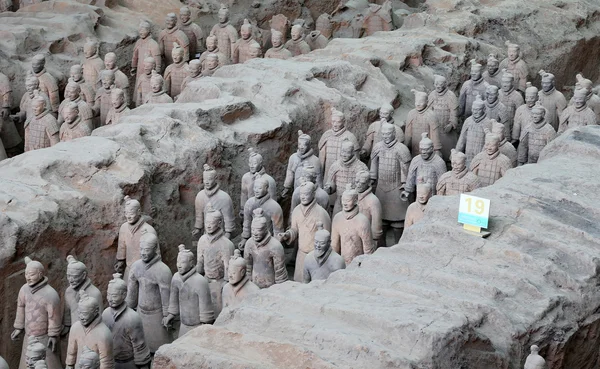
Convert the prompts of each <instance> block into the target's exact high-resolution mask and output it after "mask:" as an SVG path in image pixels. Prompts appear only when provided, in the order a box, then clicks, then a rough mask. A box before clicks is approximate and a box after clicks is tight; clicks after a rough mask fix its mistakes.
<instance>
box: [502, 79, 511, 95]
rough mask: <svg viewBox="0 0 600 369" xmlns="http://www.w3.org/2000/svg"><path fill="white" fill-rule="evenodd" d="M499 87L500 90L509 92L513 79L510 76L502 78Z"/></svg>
mask: <svg viewBox="0 0 600 369" xmlns="http://www.w3.org/2000/svg"><path fill="white" fill-rule="evenodd" d="M500 87H501V88H502V91H504V92H509V91H510V90H512V87H513V80H512V79H510V78H502V82H500Z"/></svg>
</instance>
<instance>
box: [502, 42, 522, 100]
mask: <svg viewBox="0 0 600 369" xmlns="http://www.w3.org/2000/svg"><path fill="white" fill-rule="evenodd" d="M505 44H506V47H507V50H506V51H507V54H508V57H507V58H505V59H504V60H502V62H501V63H500V69H506V71H507V72H508V73H510V74H512V75H513V76H514V77H515V86H516V88H517V89H518V90H519V91H521V92H524V91H525V88H527V86H526V85H525V84H526V82H527V76H528V75H529V68H528V67H527V63H525V61H523V59H521V47H520V46H519V45H517V44H513V43H511V42H510V41H506V43H505Z"/></svg>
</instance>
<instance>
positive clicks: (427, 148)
mask: <svg viewBox="0 0 600 369" xmlns="http://www.w3.org/2000/svg"><path fill="white" fill-rule="evenodd" d="M419 150H420V151H421V157H422V158H423V159H424V160H429V159H430V158H431V157H432V156H433V145H430V144H424V145H419Z"/></svg>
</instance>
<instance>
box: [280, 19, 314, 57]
mask: <svg viewBox="0 0 600 369" xmlns="http://www.w3.org/2000/svg"><path fill="white" fill-rule="evenodd" d="M285 48H286V49H288V50H289V51H290V52H291V53H292V56H298V55H302V54H308V53H309V52H310V46H308V44H307V43H306V41H304V29H303V28H302V26H301V25H299V24H295V25H293V26H292V38H291V39H290V40H288V42H286V43H285Z"/></svg>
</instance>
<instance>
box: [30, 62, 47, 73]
mask: <svg viewBox="0 0 600 369" xmlns="http://www.w3.org/2000/svg"><path fill="white" fill-rule="evenodd" d="M44 64H45V62H44V59H35V60H34V61H33V63H31V69H32V70H33V72H34V73H39V72H41V71H42V70H43V69H44Z"/></svg>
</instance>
